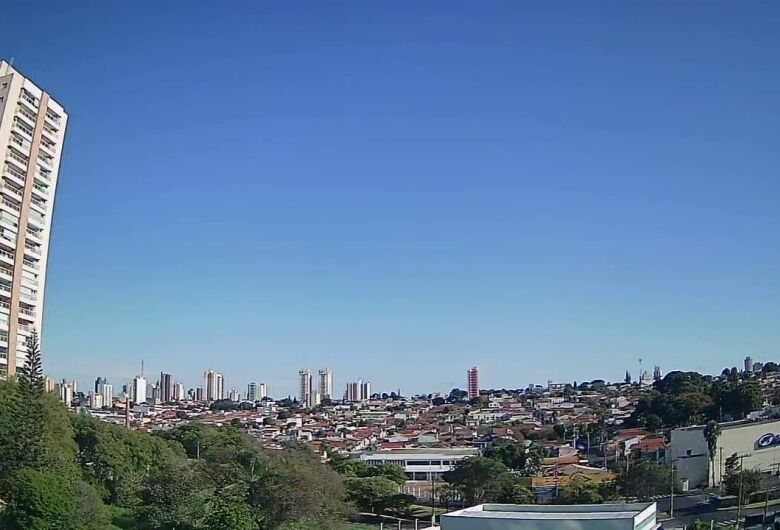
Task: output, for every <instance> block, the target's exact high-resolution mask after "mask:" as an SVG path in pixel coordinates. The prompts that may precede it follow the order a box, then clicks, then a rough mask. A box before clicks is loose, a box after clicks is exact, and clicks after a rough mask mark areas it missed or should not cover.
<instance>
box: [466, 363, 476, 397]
mask: <svg viewBox="0 0 780 530" xmlns="http://www.w3.org/2000/svg"><path fill="white" fill-rule="evenodd" d="M467 375H468V378H467V382H466V384H467V386H466V390H467V391H468V396H469V399H474V398H477V397H479V368H477V367H476V366H473V367H471V368H469V369H468V371H467Z"/></svg>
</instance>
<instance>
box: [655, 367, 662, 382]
mask: <svg viewBox="0 0 780 530" xmlns="http://www.w3.org/2000/svg"><path fill="white" fill-rule="evenodd" d="M663 378H664V373H663V371H662V370H661V367H660V366H656V367H655V368H653V380H655V381H660V380H661V379H663Z"/></svg>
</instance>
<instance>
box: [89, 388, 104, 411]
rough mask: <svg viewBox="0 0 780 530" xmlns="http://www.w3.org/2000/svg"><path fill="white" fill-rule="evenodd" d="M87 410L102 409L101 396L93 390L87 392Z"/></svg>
mask: <svg viewBox="0 0 780 530" xmlns="http://www.w3.org/2000/svg"><path fill="white" fill-rule="evenodd" d="M89 408H91V409H99V408H103V396H102V395H100V394H99V393H98V392H95V391H94V390H90V391H89Z"/></svg>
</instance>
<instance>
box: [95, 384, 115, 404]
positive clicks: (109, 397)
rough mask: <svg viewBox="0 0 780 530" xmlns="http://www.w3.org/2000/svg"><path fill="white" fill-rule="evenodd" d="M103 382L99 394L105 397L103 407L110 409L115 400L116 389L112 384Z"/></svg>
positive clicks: (99, 386) (99, 387)
mask: <svg viewBox="0 0 780 530" xmlns="http://www.w3.org/2000/svg"><path fill="white" fill-rule="evenodd" d="M105 381H106V380H105V379H103V382H102V383H100V384H99V385H98V389H97V392H98V393H99V394H100V395H101V396H102V397H103V406H104V407H110V406H111V405H112V403H113V400H114V387H113V386H111V385H110V384H108V383H106V382H105Z"/></svg>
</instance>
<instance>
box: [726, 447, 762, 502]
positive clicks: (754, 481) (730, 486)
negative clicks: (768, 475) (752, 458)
mask: <svg viewBox="0 0 780 530" xmlns="http://www.w3.org/2000/svg"><path fill="white" fill-rule="evenodd" d="M725 468H726V469H725V472H724V474H723V484H724V488H725V490H726V494H728V495H737V496H739V495H740V494H741V497H740V498H739V503H740V504H744V503H745V500H746V499H747V498H748V497H750V495H752V494H753V493H755V492H757V491H758V490H759V489H760V487H761V472H760V471H758V470H754V469H743V468H742V459H741V458H740V457H739V455H737V454H736V453H734V454H732V455H731V456H729V457H728V458H727V459H726V462H725Z"/></svg>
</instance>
